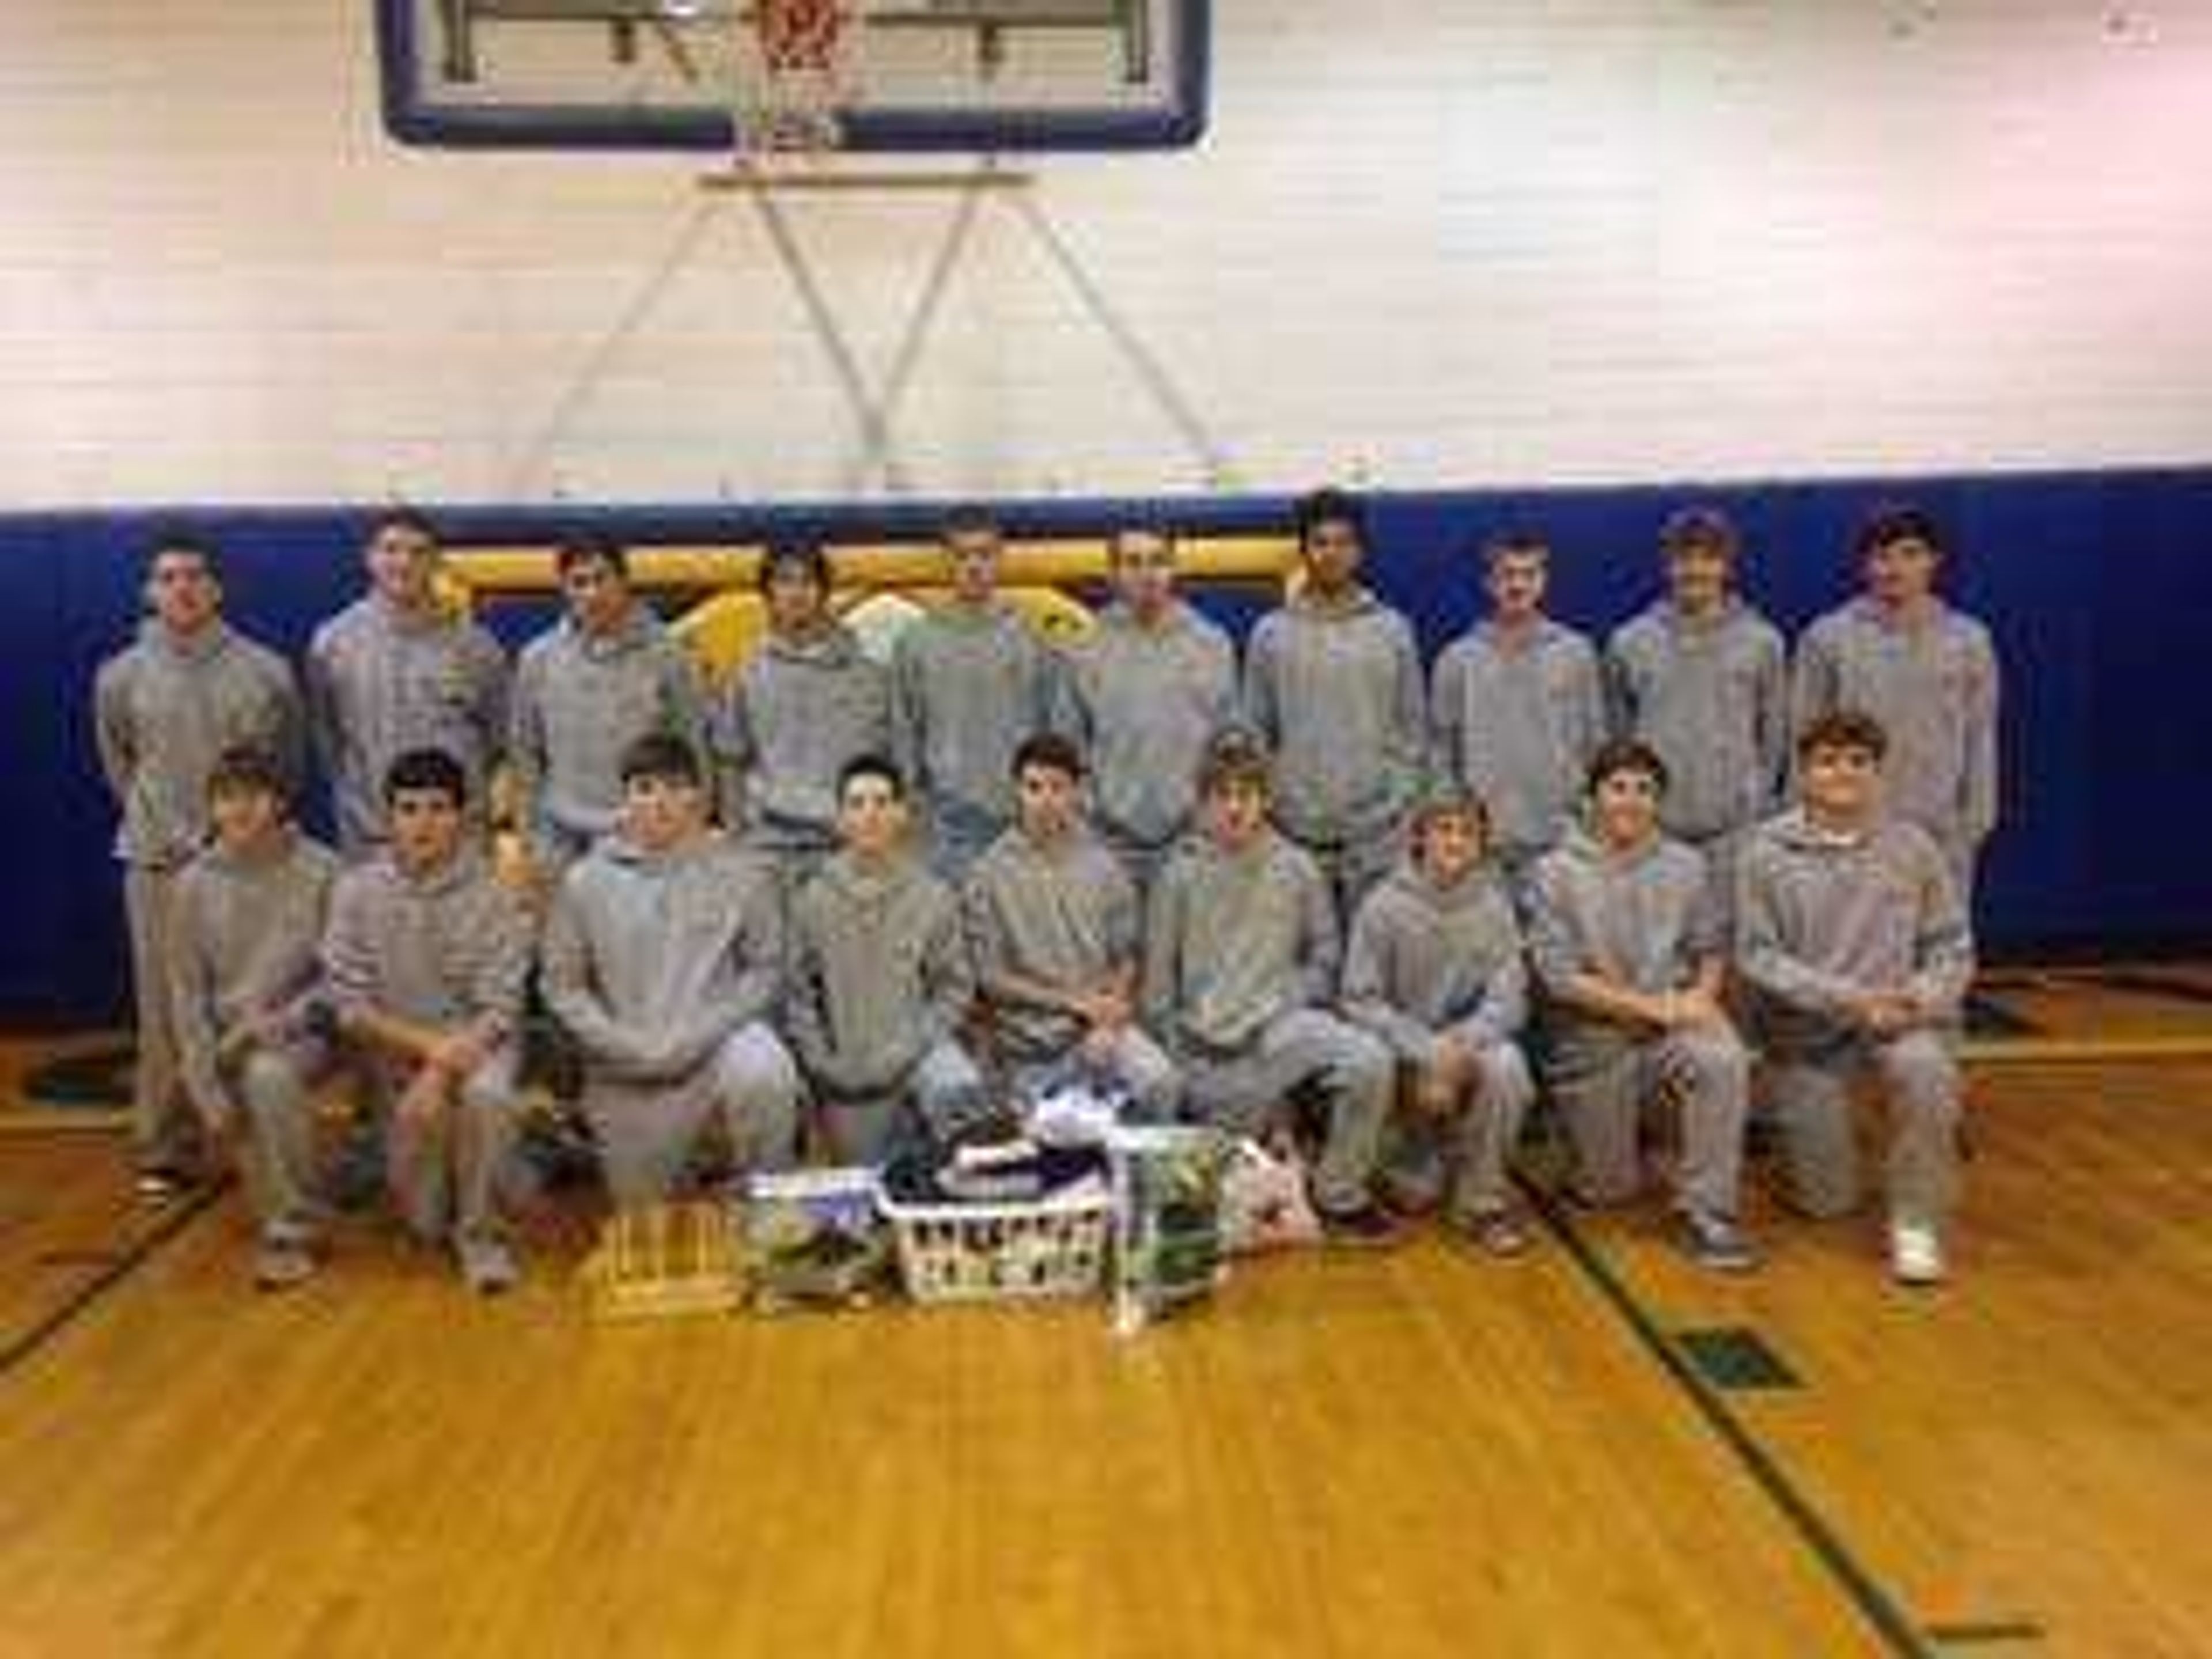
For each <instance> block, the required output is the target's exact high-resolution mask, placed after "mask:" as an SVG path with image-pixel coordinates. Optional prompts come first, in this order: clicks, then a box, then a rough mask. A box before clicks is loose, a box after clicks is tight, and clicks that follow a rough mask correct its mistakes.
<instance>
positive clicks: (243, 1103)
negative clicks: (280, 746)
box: [168, 749, 337, 1290]
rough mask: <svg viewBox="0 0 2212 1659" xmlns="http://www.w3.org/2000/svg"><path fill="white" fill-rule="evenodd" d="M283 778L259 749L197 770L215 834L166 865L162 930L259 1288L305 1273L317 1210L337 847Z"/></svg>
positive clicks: (187, 1065)
mask: <svg viewBox="0 0 2212 1659" xmlns="http://www.w3.org/2000/svg"><path fill="white" fill-rule="evenodd" d="M289 791H290V785H289V781H288V780H287V779H286V778H285V777H284V775H283V772H282V771H280V770H279V769H278V768H277V766H276V762H275V761H274V760H273V759H272V758H271V757H270V756H269V755H267V754H266V753H264V752H263V751H262V750H258V749H228V750H224V751H223V753H222V756H221V757H219V758H218V759H217V760H216V763H215V769H214V770H213V771H211V772H210V773H209V775H208V783H207V795H208V817H209V818H210V821H211V822H212V823H213V825H214V836H213V839H212V840H211V841H210V843H209V845H208V847H207V848H206V850H204V852H202V853H201V854H200V855H199V856H198V857H197V858H196V859H194V860H192V861H191V864H189V865H187V866H185V872H184V874H183V875H181V876H180V877H179V878H178V880H177V903H176V915H175V926H174V927H173V931H172V932H171V934H170V937H169V959H168V977H169V997H170V1006H171V1007H172V1008H173V1010H174V1011H175V1013H176V1021H177V1060H178V1066H179V1071H180V1072H181V1073H182V1076H183V1078H184V1086H185V1094H186V1095H187V1096H188V1097H190V1098H191V1103H192V1104H193V1106H194V1107H195V1108H196V1109H197V1110H198V1113H199V1120H200V1124H201V1127H202V1129H203V1131H204V1133H206V1134H207V1135H208V1136H209V1137H210V1139H214V1140H216V1141H217V1142H222V1143H228V1144H229V1145H231V1146H235V1147H236V1148H237V1149H238V1161H239V1163H240V1166H241V1167H242V1168H243V1170H244V1171H245V1176H246V1201H247V1203H248V1204H249V1205H251V1206H252V1211H253V1217H254V1221H255V1223H256V1226H257V1231H258V1238H259V1247H258V1249H257V1250H256V1252H255V1255H254V1264H253V1275H254V1279H255V1282H256V1283H258V1285H261V1286H262V1288H264V1290H282V1289H284V1288H285V1287H287V1286H289V1285H296V1284H299V1283H300V1282H301V1280H303V1279H307V1278H308V1277H310V1276H311V1275H312V1274H313V1273H314V1272H315V1269H316V1266H317V1262H316V1256H315V1250H316V1247H317V1245H318V1243H319V1241H320V1237H321V1233H322V1227H323V1222H324V1206H323V1203H322V1200H321V1197H320V1194H319V1193H318V1191H317V1178H316V1172H315V1163H314V1159H315V1122H314V1103H313V1099H312V1098H311V1091H312V1090H313V1086H314V1085H315V1083H316V1082H317V1080H318V1079H319V1078H320V1077H321V1075H322V1073H324V1071H325V1068H326V1065H327V1061H328V1059H329V1055H328V1053H327V1051H326V1048H325V1043H324V1042H323V1038H322V1033H321V1032H320V1031H319V1030H318V1029H317V1028H318V1024H319V1022H318V1020H317V1018H316V1015H317V1012H318V1010H319V1006H320V1005H319V1000H318V998H317V995H316V992H317V988H318V977H319V976H318V974H317V968H316V953H317V951H319V948H320V947H321V945H322V939H323V926H324V920H325V915H326V913H327V911H328V909H329V907H330V896H331V883H332V881H333V880H334V879H335V878H336V876H337V859H336V858H335V857H333V856H332V854H331V852H330V850H329V849H328V848H325V847H323V846H321V845H319V843H317V842H313V841H310V840H309V839H307V836H303V835H301V833H300V832H299V830H298V829H295V827H294V825H293V823H292V815H291V808H290V794H289Z"/></svg>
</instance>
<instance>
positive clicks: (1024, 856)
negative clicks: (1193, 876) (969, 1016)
mask: <svg viewBox="0 0 2212 1659" xmlns="http://www.w3.org/2000/svg"><path fill="white" fill-rule="evenodd" d="M1014 789H1015V797H1016V802H1017V805H1016V812H1017V817H1016V821H1015V824H1014V827H1013V828H1012V829H1009V830H1007V831H1006V834H1005V835H1003V836H1000V837H999V839H998V840H997V841H996V842H993V843H992V845H991V850H990V851H989V852H987V853H986V854H983V856H982V858H981V860H980V861H979V862H978V863H977V864H976V866H975V869H974V870H973V871H972V872H969V877H968V885H967V888H966V890H964V892H963V896H962V908H963V914H964V915H965V918H966V921H967V928H968V942H969V948H970V950H971V951H972V952H973V954H974V959H975V973H976V979H977V982H978V986H979V988H980V989H981V992H982V994H983V1006H984V1007H985V1009H986V1010H987V1012H989V1014H990V1015H991V1017H992V1019H991V1023H992V1027H993V1032H994V1036H995V1038H996V1040H997V1043H998V1048H999V1052H1000V1055H1001V1056H1002V1057H1003V1058H1004V1059H1005V1060H1006V1063H1007V1066H1008V1068H1009V1070H1010V1072H1011V1073H1012V1078H1011V1080H1012V1084H1013V1085H1014V1087H1015V1088H1016V1089H1017V1090H1020V1091H1034V1090H1036V1089H1039V1088H1043V1087H1048V1086H1051V1085H1054V1084H1056V1083H1058V1082H1060V1081H1061V1080H1062V1079H1066V1080H1075V1079H1085V1078H1087V1079H1095V1080H1097V1082H1099V1083H1102V1084H1104V1085H1108V1086H1109V1087H1118V1088H1120V1089H1122V1090H1125V1091H1127V1094H1128V1096H1129V1097H1130V1102H1131V1104H1132V1106H1133V1109H1134V1110H1135V1113H1136V1115H1138V1116H1139V1117H1142V1118H1144V1119H1146V1120H1148V1121H1152V1122H1166V1121H1170V1120H1171V1119H1173V1117H1174V1116H1175V1108H1176V1074H1175V1067H1174V1066H1173V1065H1172V1064H1171V1063H1170V1061H1169V1060H1168V1057H1167V1055H1166V1054H1163V1053H1162V1052H1161V1051H1160V1047H1159V1045H1158V1043H1156V1042H1153V1041H1152V1039H1151V1038H1150V1037H1148V1036H1146V1035H1145V1033H1144V1032H1143V1031H1142V1030H1140V1029H1139V1027H1138V1025H1137V1024H1136V992H1137V967H1138V955H1137V944H1138V938H1137V936H1138V933H1139V916H1138V912H1137V889H1136V884H1135V883H1134V882H1133V881H1132V880H1131V879H1130V878H1129V874H1128V872H1127V871H1126V870H1124V869H1123V868H1122V867H1121V864H1120V862H1119V861H1118V860H1115V857H1114V855H1113V854H1111V853H1109V852H1108V851H1107V850H1106V848H1105V847H1104V846H1103V845H1102V844H1101V843H1100V842H1099V841H1098V840H1097V837H1096V836H1092V835H1091V831H1090V828H1089V826H1088V825H1086V824H1085V823H1084V821H1083V813H1082V799H1081V796H1082V789H1083V758H1082V755H1081V753H1080V752H1079V750H1077V749H1076V747H1075V745H1074V744H1073V743H1071V742H1069V741H1068V740H1067V739H1066V738H1063V737H1060V736H1059V735H1058V734H1057V733H1054V732H1040V733H1038V734H1037V735H1036V736H1035V737H1032V738H1029V739H1028V740H1027V741H1026V742H1024V744H1022V746H1021V747H1020V748H1019V749H1018V750H1015V752H1014Z"/></svg>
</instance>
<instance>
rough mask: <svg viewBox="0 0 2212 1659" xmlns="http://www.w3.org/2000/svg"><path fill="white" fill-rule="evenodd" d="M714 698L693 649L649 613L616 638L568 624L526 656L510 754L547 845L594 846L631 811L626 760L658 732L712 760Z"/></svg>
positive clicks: (518, 674) (639, 614)
mask: <svg viewBox="0 0 2212 1659" xmlns="http://www.w3.org/2000/svg"><path fill="white" fill-rule="evenodd" d="M707 726H708V710H707V702H706V693H705V692H704V690H702V688H701V686H700V683H699V675H698V671H697V670H696V669H695V668H694V667H693V666H692V663H691V659H690V656H689V655H688V654H687V653H685V651H684V647H683V646H682V645H681V644H680V643H679V642H678V641H676V640H675V639H673V638H672V637H671V636H670V635H669V633H668V630H667V629H665V628H664V627H662V626H661V623H660V619H659V617H655V616H654V615H653V613H652V612H651V611H647V609H646V608H645V607H644V606H643V605H640V606H639V607H638V608H637V610H636V611H635V614H634V615H633V616H632V617H630V619H629V622H628V623H627V624H625V625H624V626H623V628H621V629H617V631H616V632H614V633H613V634H611V635H605V636H601V635H591V634H586V633H585V632H584V631H583V630H581V629H578V628H577V627H576V626H575V625H574V623H571V622H566V621H564V622H562V623H558V624H556V626H555V627H553V628H552V629H549V630H548V631H546V632H545V633H544V634H541V635H538V637H537V638H536V639H534V640H532V641H531V642H530V643H529V644H528V645H526V646H525V647H523V650H522V656H521V659H520V662H519V663H518V664H517V665H516V668H515V675H514V713H513V731H512V732H511V733H510V735H509V738H508V742H507V750H508V755H509V757H510V758H511V759H512V760H513V763H514V767H515V770H516V773H517V774H518V775H519V777H520V781H521V783H522V786H523V788H524V790H525V791H526V794H527V797H528V799H529V800H530V801H531V803H532V812H533V813H534V815H535V817H536V821H537V826H538V829H539V830H540V832H541V838H543V839H550V840H555V841H563V840H565V841H568V842H585V843H588V842H591V841H592V840H594V839H596V838H597V837H599V836H603V835H605V833H606V832H607V831H608V830H610V829H613V828H614V824H615V818H616V817H617V814H618V812H619V811H620V810H621V807H622V775H621V765H622V754H623V750H625V749H627V748H628V747H629V745H630V744H632V743H634V742H635V741H636V740H637V739H638V738H641V737H644V736H646V735H647V733H649V732H673V733H674V734H675V735H677V736H678V737H680V738H684V739H685V740H686V741H687V742H689V743H690V744H692V745H693V747H695V748H696V749H697V750H699V752H700V753H701V754H702V756H703V755H704V754H705V753H706V752H707V747H706V736H707Z"/></svg>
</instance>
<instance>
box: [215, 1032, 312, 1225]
mask: <svg viewBox="0 0 2212 1659" xmlns="http://www.w3.org/2000/svg"><path fill="white" fill-rule="evenodd" d="M329 1069H330V1064H329V1056H328V1054H325V1052H324V1050H323V1049H322V1048H321V1047H320V1045H319V1044H314V1043H270V1044H256V1045H255V1046H254V1047H252V1048H249V1049H248V1050H247V1051H246V1057H245V1059H244V1060H241V1061H240V1063H239V1065H238V1066H237V1068H236V1070H235V1071H234V1073H233V1080H234V1086H235V1091H236V1098H237V1101H238V1107H239V1110H240V1113H241V1114H242V1115H243V1116H244V1119H245V1121H244V1122H242V1123H240V1124H239V1125H238V1126H237V1127H236V1137H237V1142H238V1155H239V1164H240V1170H241V1171H242V1173H243V1174H244V1176H245V1178H246V1203H247V1204H248V1206H251V1208H252V1211H253V1216H254V1219H255V1221H256V1222H257V1223H258V1224H259V1226H260V1229H261V1237H262V1238H263V1239H264V1241H265V1242H267V1243H272V1244H304V1243H307V1242H308V1241H310V1240H312V1239H313V1238H314V1237H316V1236H317V1235H318V1234H319V1233H320V1232H321V1231H322V1229H323V1225H324V1223H325V1221H326V1220H327V1219H328V1218H329V1215H330V1209H329V1206H328V1205H327V1204H326V1203H325V1200H324V1198H323V1194H322V1177H321V1171H320V1170H319V1167H318V1165H317V1164H316V1159H315V1102H314V1088H315V1085H317V1084H318V1083H319V1082H320V1081H321V1079H322V1078H323V1077H324V1075H325V1073H327V1072H328V1071H329Z"/></svg>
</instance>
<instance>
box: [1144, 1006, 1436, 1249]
mask: <svg viewBox="0 0 2212 1659" xmlns="http://www.w3.org/2000/svg"><path fill="white" fill-rule="evenodd" d="M1395 1082H1396V1066H1395V1062H1394V1061H1393V1060H1392V1059H1391V1056H1390V1051H1389V1049H1388V1048H1384V1047H1383V1044H1382V1043H1381V1042H1378V1041H1377V1040H1376V1039H1375V1038H1374V1037H1372V1036H1369V1035H1368V1034H1367V1033H1366V1032H1364V1031H1363V1030H1359V1029H1358V1027H1357V1026H1355V1025H1350V1024H1346V1023H1345V1022H1344V1021H1343V1020H1340V1019H1338V1018H1335V1017H1334V1015H1331V1014H1326V1013H1323V1012H1321V1011H1320V1010H1319V1009H1316V1008H1301V1009H1298V1010H1297V1012H1293V1013H1288V1014H1285V1015H1283V1016H1282V1017H1281V1018H1279V1019H1275V1020H1273V1021H1271V1022H1270V1023H1269V1024H1268V1025H1267V1029H1266V1030H1264V1031H1262V1032H1261V1034H1260V1039H1259V1041H1258V1042H1255V1043H1254V1044H1252V1045H1251V1046H1250V1047H1249V1048H1247V1049H1245V1050H1244V1051H1243V1053H1241V1054H1218V1055H1208V1056H1203V1057H1201V1056H1198V1055H1192V1054H1186V1055H1185V1056H1184V1058H1183V1115H1184V1116H1185V1117H1187V1118H1188V1119H1190V1120H1192V1121H1195V1122H1200V1123H1207V1124H1212V1126H1214V1127H1217V1128H1219V1129H1222V1130H1224V1131H1225V1132H1227V1133H1231V1134H1235V1135H1253V1136H1257V1135H1261V1134H1264V1133H1267V1131H1269V1130H1271V1129H1273V1128H1276V1127H1280V1126H1281V1125H1282V1124H1283V1123H1284V1122H1285V1121H1286V1120H1287V1117H1288V1115H1289V1110H1290V1105H1291V1097H1292V1096H1293V1095H1297V1094H1303V1093H1305V1092H1307V1091H1316V1092H1318V1093H1319V1094H1320V1095H1321V1096H1322V1099H1323V1100H1324V1101H1325V1102H1326V1103H1327V1105H1328V1135H1327V1138H1326V1139H1325V1140H1324V1142H1323V1144H1322V1155H1321V1159H1320V1162H1319V1163H1317V1164H1315V1166H1314V1174H1313V1186H1314V1202H1315V1203H1316V1204H1318V1205H1319V1206H1321V1207H1322V1209H1324V1210H1332V1211H1335V1212H1338V1213H1343V1212H1346V1211H1350V1210H1357V1209H1359V1208H1361V1207H1363V1206H1364V1205H1366V1204H1367V1203H1368V1202H1369V1200H1370V1196H1371V1194H1370V1188H1371V1186H1372V1183H1373V1182H1374V1179H1375V1170H1376V1164H1377V1163H1378V1162H1379V1161H1380V1159H1381V1157H1382V1151H1383V1132H1384V1130H1385V1129H1386V1128H1387V1127H1388V1126H1389V1120H1390V1097H1391V1091H1392V1088H1393V1086H1394V1085H1395Z"/></svg>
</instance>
